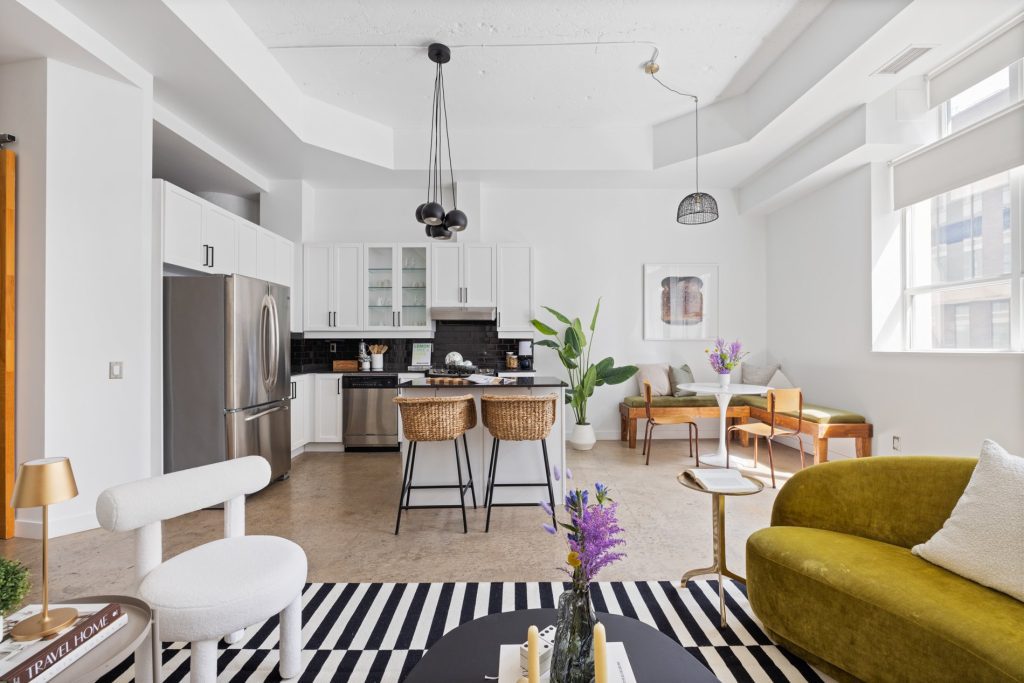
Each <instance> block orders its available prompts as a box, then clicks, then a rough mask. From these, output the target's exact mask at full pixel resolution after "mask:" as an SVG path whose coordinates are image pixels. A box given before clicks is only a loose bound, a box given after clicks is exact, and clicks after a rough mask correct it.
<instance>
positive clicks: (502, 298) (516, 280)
mask: <svg viewBox="0 0 1024 683" xmlns="http://www.w3.org/2000/svg"><path fill="white" fill-rule="evenodd" d="M496 261H497V270H498V277H497V283H498V284H497V286H498V292H497V294H498V332H532V331H533V326H532V325H531V324H530V320H531V319H532V318H533V247H531V246H529V245H527V244H499V245H498V247H497V258H496Z"/></svg>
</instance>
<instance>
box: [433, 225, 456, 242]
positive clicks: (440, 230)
mask: <svg viewBox="0 0 1024 683" xmlns="http://www.w3.org/2000/svg"><path fill="white" fill-rule="evenodd" d="M430 236H431V237H433V238H434V239H435V240H450V239H451V238H452V231H451V230H449V229H448V228H446V227H444V226H443V225H431V226H430Z"/></svg>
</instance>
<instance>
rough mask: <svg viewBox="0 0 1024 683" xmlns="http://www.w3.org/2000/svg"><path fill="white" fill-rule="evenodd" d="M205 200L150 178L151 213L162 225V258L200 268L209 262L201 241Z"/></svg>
mask: <svg viewBox="0 0 1024 683" xmlns="http://www.w3.org/2000/svg"><path fill="white" fill-rule="evenodd" d="M204 204H205V202H204V201H203V200H202V199H200V198H199V197H196V196H195V195H193V194H190V193H188V192H185V191H184V190H182V189H181V188H178V187H175V186H174V185H171V184H170V183H167V182H164V181H162V180H154V181H153V216H154V220H155V221H156V222H158V223H159V224H161V225H162V228H163V239H164V261H165V262H167V263H173V264H174V265H177V266H182V267H184V268H192V269H194V270H202V269H204V268H206V267H207V265H206V264H207V263H208V262H209V249H208V247H206V246H205V245H204V243H203V205H204Z"/></svg>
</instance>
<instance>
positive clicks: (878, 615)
mask: <svg viewBox="0 0 1024 683" xmlns="http://www.w3.org/2000/svg"><path fill="white" fill-rule="evenodd" d="M976 463H977V460H976V459H974V458H954V457H934V456H903V457H882V458H871V459H866V460H848V461H837V462H832V463H828V464H825V465H822V466H821V467H811V468H808V469H805V470H802V471H800V472H797V473H796V474H795V475H794V476H793V477H792V478H791V479H790V480H789V481H788V482H787V483H786V485H785V486H783V487H782V489H781V490H780V491H779V494H778V497H777V498H776V500H775V505H774V508H773V509H772V522H771V524H772V525H771V527H769V528H767V529H761V530H759V531H757V532H755V533H754V534H753V535H751V536H750V538H749V539H748V541H747V593H748V597H749V600H750V605H751V607H752V608H753V610H754V613H755V614H756V615H757V617H758V618H759V619H760V620H761V622H762V624H764V626H765V628H766V629H767V631H768V633H769V635H770V636H771V637H772V638H773V639H774V640H775V641H776V642H778V643H779V644H780V645H782V646H783V647H785V648H786V649H788V650H790V651H791V652H793V653H794V654H796V655H798V656H800V657H803V658H804V659H806V660H808V661H809V662H810V663H812V664H814V665H816V666H818V667H819V668H821V669H822V670H824V671H826V672H827V673H829V674H831V675H832V676H834V677H836V678H838V679H839V680H842V681H856V680H862V681H870V682H872V683H873V682H875V681H906V682H910V681H927V682H928V683H942V682H946V681H948V682H949V683H967V682H970V683H986V682H988V681H1024V603H1022V602H1019V601H1018V600H1015V599H1014V598H1011V597H1010V596H1009V595H1006V594H1004V593H1000V592H998V591H995V590H992V589H990V588H986V587H985V586H982V585H980V584H977V583H974V582H973V581H969V580H967V579H964V578H962V577H960V576H958V575H956V574H953V573H952V572H948V571H946V570H945V569H942V568H941V567H938V566H936V565H933V564H931V563H929V562H926V561H925V560H923V559H921V558H919V557H917V556H916V555H913V554H912V553H911V552H910V548H911V547H912V546H914V545H916V544H918V543H921V542H923V541H926V540H927V539H929V538H931V536H932V535H933V534H934V533H935V532H936V531H938V530H939V529H940V528H941V527H942V525H943V523H944V522H945V521H946V519H947V518H948V517H949V514H950V512H951V511H952V509H953V506H954V505H955V504H956V502H957V500H958V499H959V498H960V495H961V494H962V493H963V491H964V488H965V487H966V486H967V482H968V480H969V479H970V477H971V473H972V472H973V470H974V466H975V464H976Z"/></svg>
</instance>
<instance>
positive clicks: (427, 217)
mask: <svg viewBox="0 0 1024 683" xmlns="http://www.w3.org/2000/svg"><path fill="white" fill-rule="evenodd" d="M420 215H421V216H423V222H424V223H426V224H427V225H441V224H442V223H444V207H443V206H441V205H440V204H438V203H437V202H427V203H426V204H424V205H423V211H421V212H420Z"/></svg>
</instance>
